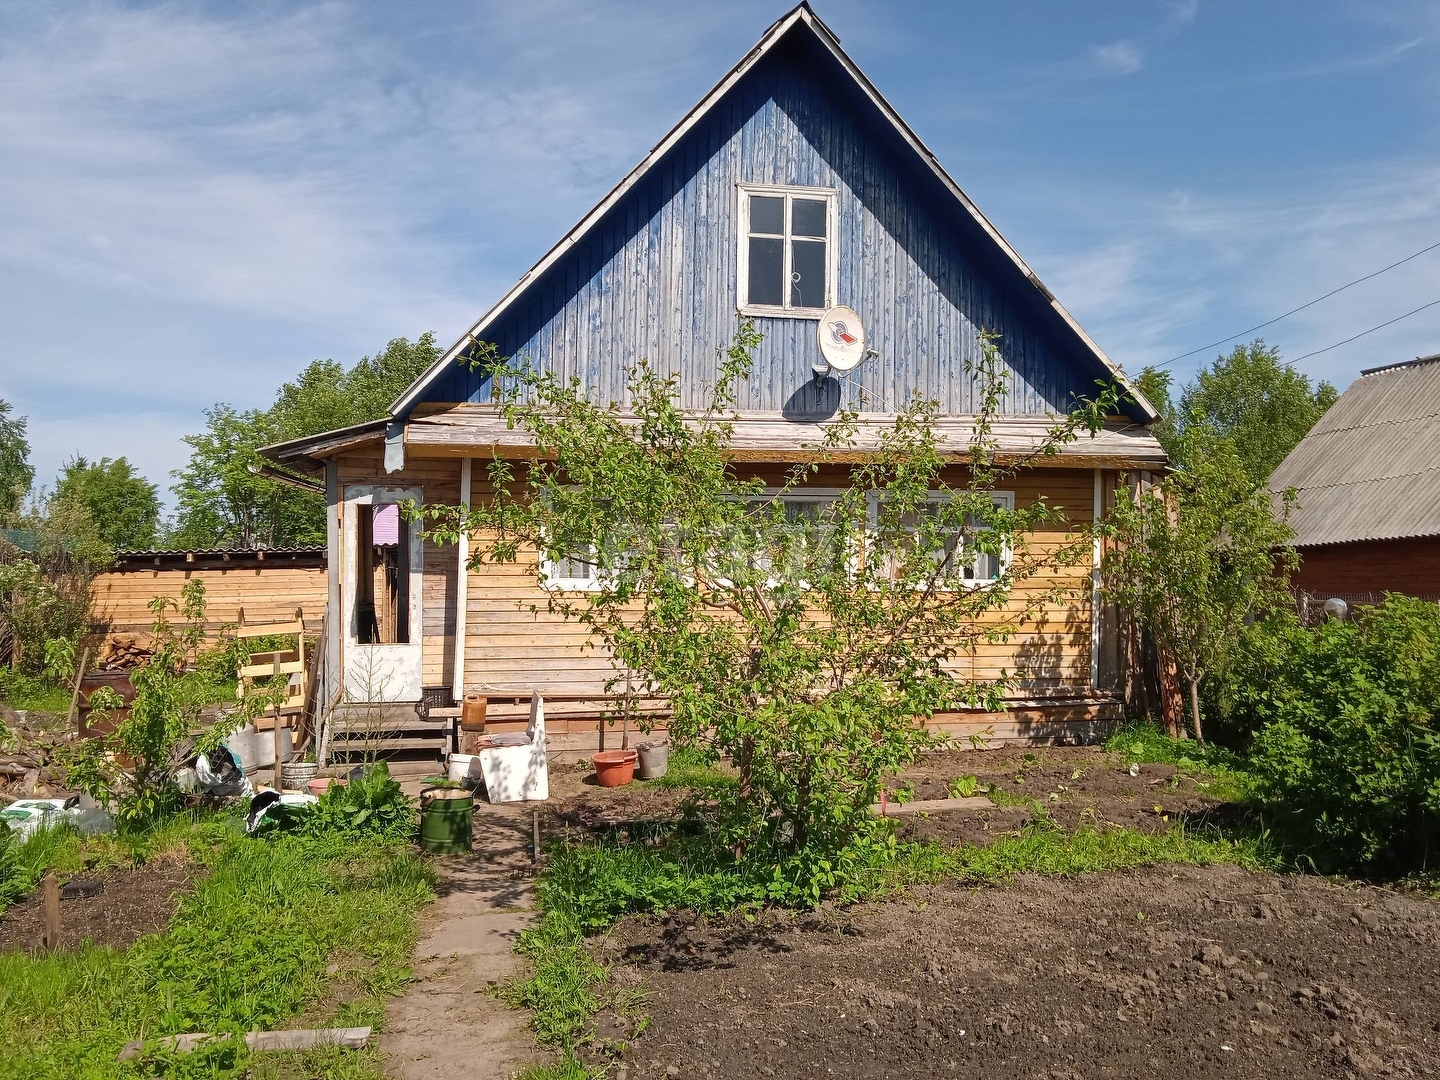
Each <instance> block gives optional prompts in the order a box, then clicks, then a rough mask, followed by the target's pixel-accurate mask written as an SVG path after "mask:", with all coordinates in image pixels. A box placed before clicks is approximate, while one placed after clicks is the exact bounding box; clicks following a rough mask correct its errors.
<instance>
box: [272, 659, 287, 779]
mask: <svg viewBox="0 0 1440 1080" xmlns="http://www.w3.org/2000/svg"><path fill="white" fill-rule="evenodd" d="M274 664H275V675H274V678H275V679H278V678H280V654H279V653H278V652H277V653H276V654H275V660H274ZM271 681H272V682H273V681H274V680H273V679H272V680H271ZM272 689H273V687H272ZM271 708H272V709H274V710H275V727H274V728H273V729H272V734H273V736H274V742H275V790H276V791H284V790H285V789H284V788H283V787H282V786H281V784H280V706H279V705H272V706H271Z"/></svg>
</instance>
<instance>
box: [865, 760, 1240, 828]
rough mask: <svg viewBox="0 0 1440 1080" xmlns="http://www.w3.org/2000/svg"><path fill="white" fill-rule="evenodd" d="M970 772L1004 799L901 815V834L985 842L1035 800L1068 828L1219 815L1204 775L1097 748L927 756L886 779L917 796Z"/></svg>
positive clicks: (1015, 824)
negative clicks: (988, 805) (980, 806)
mask: <svg viewBox="0 0 1440 1080" xmlns="http://www.w3.org/2000/svg"><path fill="white" fill-rule="evenodd" d="M962 776H973V777H975V779H976V782H977V783H979V784H980V785H984V786H989V787H993V788H995V789H998V792H999V793H1000V794H1002V795H1003V796H1005V797H1006V800H1007V802H1010V803H1018V804H1020V805H1004V806H997V807H995V808H994V809H993V810H983V811H979V812H966V813H961V814H935V815H932V816H928V817H919V818H906V819H902V820H903V824H902V826H901V829H900V836H901V838H902V839H927V840H938V841H940V842H941V843H944V844H958V843H971V844H983V843H986V842H988V841H989V840H991V839H993V838H994V836H995V835H996V834H997V833H1001V834H1003V833H1006V832H1013V831H1015V829H1017V828H1019V827H1020V826H1021V825H1023V824H1024V823H1025V822H1027V821H1030V820H1033V819H1034V818H1035V817H1036V816H1037V812H1036V810H1035V804H1036V803H1038V804H1039V805H1040V806H1042V807H1044V812H1045V814H1046V815H1047V816H1048V817H1050V818H1051V820H1053V821H1054V822H1055V823H1056V824H1058V825H1060V826H1062V827H1063V828H1065V829H1067V830H1073V829H1075V828H1077V827H1079V826H1081V825H1089V826H1094V827H1096V828H1101V829H1103V828H1107V827H1111V826H1115V825H1122V826H1125V827H1126V828H1131V829H1139V830H1140V831H1142V832H1163V831H1165V830H1166V829H1169V828H1171V827H1172V825H1173V824H1174V823H1175V821H1177V820H1184V821H1186V822H1187V823H1189V824H1191V825H1194V824H1197V823H1200V822H1203V821H1204V820H1205V819H1206V817H1207V816H1209V815H1214V814H1217V813H1219V814H1223V813H1224V810H1223V809H1222V807H1223V804H1222V803H1221V801H1220V800H1219V799H1217V798H1215V797H1214V796H1213V795H1212V794H1211V793H1210V781H1209V780H1207V779H1206V778H1205V777H1204V776H1194V775H1191V774H1190V773H1188V772H1187V771H1185V770H1177V769H1176V768H1175V767H1174V766H1171V765H1152V764H1145V765H1139V766H1137V767H1136V775H1133V776H1132V775H1131V772H1130V766H1129V765H1128V764H1127V763H1125V762H1124V761H1123V760H1122V759H1121V758H1120V756H1119V755H1118V754H1107V753H1105V751H1103V750H1101V749H1100V748H1099V747H1063V746H1050V747H1039V748H1036V749H1034V750H1018V749H1011V748H1007V749H1003V750H988V751H980V752H977V751H963V750H962V751H953V750H952V751H946V752H944V753H936V754H926V755H925V756H924V757H922V758H921V759H920V760H919V761H918V762H916V763H915V765H913V766H911V767H910V768H908V769H906V770H905V771H904V772H903V773H901V774H900V776H899V777H898V778H897V779H896V780H895V781H894V782H893V783H892V784H891V785H890V787H891V790H892V791H893V790H895V789H898V788H908V789H909V794H910V797H912V798H914V799H916V800H930V799H944V798H946V797H947V796H949V795H950V794H951V791H950V784H951V783H952V782H953V781H954V780H955V779H956V778H957V777H962Z"/></svg>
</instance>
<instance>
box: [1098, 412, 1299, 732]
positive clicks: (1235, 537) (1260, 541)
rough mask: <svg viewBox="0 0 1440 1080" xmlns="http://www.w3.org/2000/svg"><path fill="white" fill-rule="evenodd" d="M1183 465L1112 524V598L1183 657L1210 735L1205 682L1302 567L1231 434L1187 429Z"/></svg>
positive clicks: (1289, 497)
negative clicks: (1204, 704)
mask: <svg viewBox="0 0 1440 1080" xmlns="http://www.w3.org/2000/svg"><path fill="white" fill-rule="evenodd" d="M1170 452H1171V459H1172V461H1173V463H1174V465H1175V471H1174V472H1172V473H1171V474H1170V475H1168V476H1167V477H1166V478H1165V479H1164V480H1163V481H1162V482H1161V483H1159V484H1158V485H1156V486H1155V487H1153V488H1151V489H1149V490H1147V491H1143V492H1141V491H1135V492H1127V491H1122V492H1120V493H1119V497H1118V499H1117V501H1116V505H1115V509H1114V510H1113V511H1112V513H1111V517H1110V521H1109V524H1108V526H1107V528H1108V529H1109V531H1110V532H1111V533H1112V535H1113V537H1114V539H1115V541H1116V543H1115V544H1114V545H1113V546H1112V549H1111V551H1110V553H1109V554H1108V556H1107V558H1106V564H1105V568H1104V570H1105V572H1104V581H1105V589H1106V592H1107V594H1108V595H1109V596H1110V598H1112V599H1113V600H1115V601H1116V602H1117V603H1119V604H1120V605H1121V606H1123V607H1125V608H1126V609H1127V610H1129V611H1130V612H1132V613H1133V614H1134V615H1135V616H1136V618H1138V619H1139V620H1140V622H1141V624H1142V625H1143V626H1145V627H1146V629H1148V630H1149V631H1150V633H1151V634H1152V635H1153V637H1154V640H1155V642H1156V644H1157V645H1158V646H1159V647H1160V648H1161V649H1162V650H1163V651H1164V652H1165V653H1166V654H1168V655H1169V656H1171V657H1173V658H1174V659H1175V662H1176V664H1177V666H1178V667H1179V669H1180V674H1181V676H1182V677H1183V678H1184V679H1185V681H1186V683H1187V685H1188V687H1189V691H1190V717H1191V723H1192V724H1193V726H1194V731H1195V738H1196V739H1197V740H1199V741H1201V742H1203V741H1204V732H1203V729H1202V726H1201V718H1200V688H1201V683H1202V682H1203V681H1204V680H1206V679H1207V678H1220V677H1223V675H1224V673H1225V672H1226V670H1227V669H1228V667H1229V665H1230V663H1231V661H1232V658H1233V656H1234V653H1235V649H1236V646H1237V643H1238V642H1239V639H1240V636H1241V634H1242V632H1243V630H1244V627H1245V623H1246V619H1247V618H1249V617H1252V616H1263V615H1265V614H1267V613H1268V612H1271V611H1274V610H1278V609H1280V608H1282V607H1283V606H1284V605H1285V604H1286V603H1287V602H1288V600H1289V592H1288V590H1287V587H1286V580H1287V576H1288V573H1289V571H1290V570H1291V569H1293V567H1294V565H1295V562H1294V560H1295V554H1294V551H1293V549H1290V548H1287V547H1285V545H1286V544H1287V543H1288V542H1289V540H1290V538H1291V537H1292V536H1293V535H1294V534H1293V532H1292V530H1291V529H1290V527H1289V526H1288V525H1287V524H1286V520H1285V519H1286V517H1287V516H1288V513H1289V508H1290V507H1291V506H1292V505H1293V503H1294V493H1293V492H1287V493H1286V495H1285V497H1284V499H1283V500H1282V502H1283V510H1282V513H1281V515H1280V518H1279V519H1278V520H1277V518H1276V515H1275V513H1274V508H1273V505H1272V502H1271V498H1270V495H1269V494H1268V492H1266V490H1265V489H1264V488H1263V487H1261V486H1258V485H1257V484H1256V482H1255V477H1254V476H1253V474H1252V473H1251V472H1250V471H1249V469H1248V468H1247V465H1246V462H1245V460H1244V459H1243V457H1242V456H1241V454H1240V451H1239V450H1238V449H1237V448H1236V446H1235V443H1234V441H1233V440H1232V439H1230V438H1229V437H1227V436H1224V435H1221V434H1219V433H1218V432H1217V431H1216V430H1215V429H1214V428H1213V427H1211V426H1209V425H1208V424H1204V423H1191V424H1189V425H1187V426H1186V427H1185V428H1184V429H1183V430H1182V431H1181V432H1180V433H1179V434H1178V435H1177V436H1176V437H1175V440H1174V442H1173V444H1172V447H1171V451H1170Z"/></svg>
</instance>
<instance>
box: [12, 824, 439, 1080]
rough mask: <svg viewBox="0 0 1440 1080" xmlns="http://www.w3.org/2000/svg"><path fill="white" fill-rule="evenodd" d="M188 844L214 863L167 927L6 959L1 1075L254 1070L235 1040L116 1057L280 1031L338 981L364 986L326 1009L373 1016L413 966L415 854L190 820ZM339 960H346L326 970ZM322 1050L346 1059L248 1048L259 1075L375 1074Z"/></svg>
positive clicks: (418, 874) (418, 880)
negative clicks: (211, 1035)
mask: <svg viewBox="0 0 1440 1080" xmlns="http://www.w3.org/2000/svg"><path fill="white" fill-rule="evenodd" d="M162 839H163V837H162ZM173 839H174V837H173V836H172V837H171V840H173ZM189 839H190V840H191V841H192V843H191V849H192V851H193V852H194V854H195V855H196V857H197V858H198V859H199V860H200V861H201V863H202V865H203V867H204V868H205V870H207V871H208V872H207V873H206V874H205V876H204V877H203V879H202V880H201V881H200V883H199V885H198V887H197V889H196V891H195V892H194V893H193V894H192V895H190V896H188V897H186V898H185V899H184V900H182V901H181V903H180V906H179V908H178V910H177V912H176V914H175V917H174V918H173V919H172V921H171V924H170V927H169V928H168V929H167V930H166V931H165V932H164V933H161V934H158V935H155V936H152V937H149V938H143V939H141V940H140V941H139V942H137V943H136V944H135V945H134V946H133V947H132V948H130V949H129V950H126V951H123V952H121V951H117V950H113V949H105V948H86V949H81V950H78V951H75V952H67V953H58V954H53V955H41V956H26V955H21V954H17V953H9V954H3V955H0V1045H3V1046H4V1047H5V1048H6V1052H5V1053H4V1054H3V1055H0V1077H12V1076H13V1077H32V1078H51V1077H54V1078H57V1080H58V1078H62V1077H64V1078H70V1077H111V1076H116V1077H121V1076H139V1075H147V1076H155V1075H160V1076H189V1075H203V1076H232V1075H241V1074H242V1072H243V1074H245V1075H251V1074H252V1073H251V1072H250V1069H251V1064H250V1063H249V1062H250V1061H251V1059H250V1058H249V1055H248V1053H247V1052H246V1051H245V1049H244V1048H243V1046H241V1045H238V1044H235V1043H227V1044H224V1045H222V1046H218V1047H212V1048H210V1049H208V1050H207V1051H205V1052H204V1053H203V1054H201V1055H199V1056H198V1057H197V1056H190V1057H183V1056H166V1055H163V1054H148V1055H146V1056H145V1057H142V1058H141V1059H140V1060H139V1061H137V1062H135V1063H131V1064H128V1065H121V1064H119V1063H117V1062H116V1060H115V1058H116V1054H117V1053H118V1052H119V1050H120V1049H121V1047H122V1046H123V1045H124V1044H125V1043H126V1042H128V1041H130V1040H131V1039H136V1038H141V1039H147V1040H153V1039H155V1038H157V1037H160V1036H163V1035H171V1034H178V1033H181V1032H186V1031H212V1032H233V1033H239V1032H244V1031H248V1030H254V1029H264V1028H273V1027H276V1026H283V1023H284V1022H285V1021H286V1020H287V1019H288V1018H290V1017H292V1016H293V1015H295V1014H296V1013H297V1012H299V1011H301V1010H303V1009H305V1008H306V1007H307V1006H310V1007H314V1006H316V1005H317V1004H318V1003H321V1002H323V1001H324V1000H325V998H326V995H327V993H328V992H329V991H330V990H332V989H333V987H334V985H335V983H336V981H337V979H339V978H347V977H348V978H353V979H355V983H354V985H353V989H354V990H355V991H357V992H358V996H356V997H355V1000H353V1001H351V1002H350V1003H349V1004H347V1005H344V1006H341V1007H340V1008H339V1009H338V1010H334V1011H335V1012H337V1013H338V1014H339V1015H342V1016H343V1018H344V1022H345V1023H372V1024H373V1023H375V1022H377V1021H378V1020H379V1018H380V1016H381V1010H382V1008H383V1001H384V999H385V997H387V996H389V995H390V994H392V993H394V992H396V991H397V990H398V989H399V988H400V986H401V985H402V984H403V982H404V980H405V979H406V977H407V976H408V965H409V958H410V955H411V950H412V949H413V946H414V940H415V912H416V910H417V909H418V908H419V907H420V906H421V905H422V904H424V903H426V902H427V901H428V900H429V899H431V898H432V897H433V891H432V885H433V877H432V872H431V870H430V868H429V866H428V865H427V864H426V863H425V862H424V861H423V860H422V859H421V858H420V857H419V856H418V855H416V854H415V853H414V852H413V850H411V849H409V848H408V847H402V846H395V845H370V846H366V845H358V846H357V845H355V844H353V843H347V842H345V841H341V840H334V841H323V840H315V839H309V838H302V837H297V836H276V837H271V838H267V839H264V840H259V839H252V838H246V837H244V836H242V835H240V833H239V830H238V826H237V824H236V823H235V822H234V821H211V822H204V823H200V824H197V825H195V826H194V827H193V829H192V830H191V833H190V835H189ZM336 955H343V956H347V957H350V958H352V959H353V962H352V963H350V964H349V965H342V966H341V967H340V969H339V970H338V971H336V970H327V965H328V964H329V962H330V959H331V958H332V957H333V956H336ZM316 1053H317V1054H318V1055H319V1057H325V1056H326V1055H327V1054H330V1055H331V1056H333V1057H334V1058H335V1061H337V1062H340V1061H342V1059H343V1061H344V1064H343V1066H341V1067H339V1068H337V1069H335V1070H331V1071H326V1072H321V1073H315V1072H308V1073H307V1072H304V1071H298V1072H296V1071H287V1070H290V1069H291V1067H292V1066H297V1067H299V1068H301V1069H302V1070H303V1069H304V1068H305V1067H306V1066H304V1064H303V1063H304V1061H305V1060H307V1059H308V1057H309V1055H282V1056H280V1057H278V1058H273V1059H272V1058H268V1057H267V1056H264V1055H257V1056H256V1057H255V1058H254V1059H253V1064H254V1065H255V1068H256V1069H257V1070H259V1071H258V1072H255V1073H253V1074H254V1075H267V1076H276V1077H283V1076H286V1075H297V1076H298V1075H326V1076H329V1075H341V1076H344V1075H354V1076H364V1075H378V1070H377V1069H376V1067H375V1059H374V1055H373V1053H371V1052H362V1053H360V1054H352V1055H351V1056H346V1055H341V1054H333V1053H332V1052H328V1051H327V1052H325V1053H320V1052H316ZM317 1060H318V1058H317ZM367 1062H368V1064H367ZM342 1070H343V1071H342ZM355 1070H359V1071H355ZM366 1070H369V1071H368V1073H367V1071H366Z"/></svg>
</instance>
